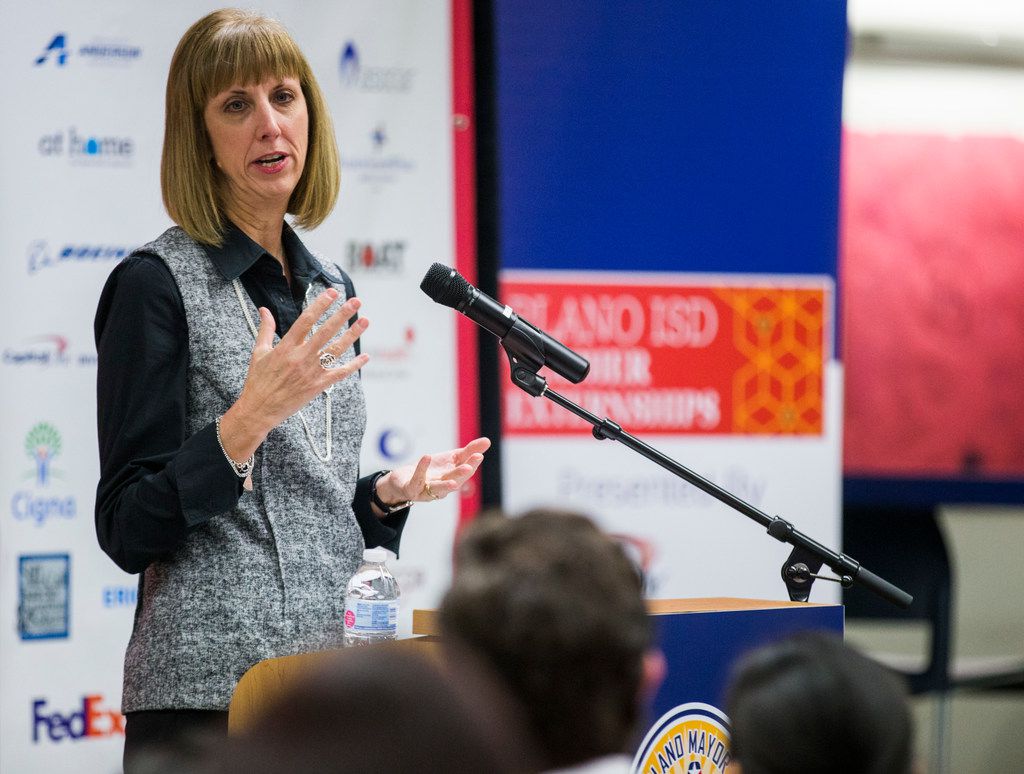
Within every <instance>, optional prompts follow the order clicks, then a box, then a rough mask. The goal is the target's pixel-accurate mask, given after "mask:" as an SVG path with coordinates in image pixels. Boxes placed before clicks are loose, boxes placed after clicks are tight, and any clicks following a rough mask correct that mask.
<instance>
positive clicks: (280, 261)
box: [95, 10, 490, 767]
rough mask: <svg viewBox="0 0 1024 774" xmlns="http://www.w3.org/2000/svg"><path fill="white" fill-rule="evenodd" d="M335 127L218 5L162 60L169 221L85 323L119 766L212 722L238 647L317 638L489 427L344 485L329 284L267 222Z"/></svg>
mask: <svg viewBox="0 0 1024 774" xmlns="http://www.w3.org/2000/svg"><path fill="white" fill-rule="evenodd" d="M338 180H339V163H338V151H337V147H336V145H335V140H334V132H333V128H332V125H331V120H330V117H329V115H328V113H327V109H326V104H325V101H324V98H323V95H322V94H321V91H320V88H319V86H318V85H317V83H316V80H315V78H314V77H313V74H312V72H311V70H310V67H309V64H308V63H307V61H306V59H305V57H304V56H303V55H302V53H301V52H300V51H299V49H298V47H297V46H296V44H295V42H294V41H293V40H292V39H291V37H290V36H289V35H288V33H287V32H286V31H285V29H284V28H283V27H282V26H281V25H280V24H279V23H278V22H276V21H274V20H271V19H268V18H265V17H262V16H259V15H257V14H254V13H249V12H242V11H237V10H220V11H216V12H214V13H211V14H209V15H208V16H205V17H203V18H202V19H200V20H199V21H197V22H196V23H195V24H193V25H192V27H191V28H190V29H189V30H188V31H187V32H186V33H185V35H184V37H183V38H182V39H181V41H180V43H179V44H178V47H177V49H176V51H175V53H174V57H173V59H172V61H171V68H170V73H169V75H168V80H167V114H166V128H165V135H164V146H163V159H162V164H161V188H162V192H163V200H164V204H165V206H166V208H167V211H168V213H169V214H170V216H171V218H172V220H174V222H175V223H176V224H177V226H176V227H174V228H171V229H169V230H168V231H166V232H164V234H162V235H161V236H160V237H159V238H157V239H156V240H155V241H153V242H150V243H149V244H147V245H145V246H144V247H142V248H140V249H139V250H137V251H135V252H134V253H133V254H132V255H131V256H129V257H128V258H127V259H125V260H124V261H123V262H122V263H121V264H119V265H118V266H117V268H116V269H115V270H114V271H113V273H112V274H111V276H110V278H109V279H108V281H107V283H106V286H105V287H104V290H103V293H102V296H101V298H100V303H99V309H98V312H97V315H96V323H95V330H96V341H97V349H98V354H99V371H98V388H97V389H98V424H99V446H100V463H101V473H100V482H99V487H98V492H97V499H96V528H97V534H98V538H99V542H100V545H101V546H102V548H103V550H104V551H106V552H107V554H109V555H110V557H111V558H112V559H113V560H114V561H115V562H116V563H117V564H118V565H119V566H120V567H121V568H122V569H124V570H126V571H127V572H132V573H141V576H140V581H139V595H138V607H137V609H136V614H135V622H134V628H133V631H132V635H131V640H130V642H129V644H128V649H127V653H126V655H125V666H124V692H123V699H122V702H123V711H124V712H125V714H126V717H127V725H126V740H125V758H126V764H127V765H128V766H129V767H130V765H131V759H132V757H133V756H134V755H135V753H136V752H137V751H138V750H139V749H140V748H142V747H144V746H146V745H148V744H152V743H159V742H166V741H170V740H173V739H174V738H175V737H176V736H178V735H179V734H181V733H182V732H183V731H187V730H190V729H192V728H196V727H204V728H212V729H214V730H224V731H226V727H227V712H226V710H227V706H228V702H229V700H230V698H231V694H232V691H233V690H234V687H235V684H236V683H237V681H238V679H239V678H240V677H241V675H242V674H243V673H244V672H245V670H246V669H248V668H249V667H250V666H252V665H253V664H255V663H256V662H258V661H260V660H262V659H266V658H272V657H276V656H283V655H288V654H292V653H297V652H300V651H307V650H313V649H318V648H325V647H331V646H334V645H337V644H338V642H339V641H340V635H341V632H342V627H343V623H342V618H343V610H344V592H345V586H346V583H347V582H348V580H349V578H350V576H351V575H352V574H353V572H354V571H355V569H356V567H357V565H358V564H359V561H360V558H361V555H362V551H363V548H364V546H376V545H384V546H386V547H388V548H391V549H393V550H397V547H398V540H399V538H400V535H401V530H402V527H403V525H404V523H405V519H406V516H407V515H408V507H409V505H410V504H411V503H412V502H417V501H428V500H435V499H440V498H443V497H445V496H446V495H448V494H450V493H452V492H454V491H456V490H458V489H459V487H460V486H461V485H462V484H463V483H464V482H465V481H466V480H467V479H468V478H469V477H470V476H471V475H473V473H474V472H475V471H476V469H477V467H478V466H479V465H480V462H481V461H482V459H483V453H484V452H485V451H486V449H487V448H488V446H489V445H490V444H489V441H488V440H487V439H485V438H480V439H477V440H475V441H472V442H471V443H469V444H468V445H467V446H465V447H463V448H461V449H454V450H451V451H448V452H445V453H442V454H435V455H426V456H424V457H422V458H421V459H420V460H419V462H418V464H417V465H416V466H415V467H413V466H407V467H405V468H401V469H396V470H392V471H379V472H375V473H373V474H372V475H369V476H365V477H362V478H360V476H359V470H358V467H359V449H360V445H361V442H362V436H363V430H364V427H365V423H366V409H365V403H364V398H363V392H362V387H361V384H360V380H359V378H358V375H357V373H356V372H357V371H358V370H359V369H360V368H362V367H363V366H364V365H365V364H366V362H367V359H368V358H367V356H366V355H365V354H359V346H358V338H359V336H360V334H361V333H363V331H365V330H366V328H367V325H368V322H367V320H366V318H365V317H359V316H358V315H357V310H359V307H360V304H359V300H358V299H357V298H355V296H354V293H353V291H352V285H351V281H350V280H349V279H348V277H347V276H346V275H345V274H344V272H342V271H341V269H340V268H338V267H337V266H336V265H335V264H328V263H322V262H321V261H320V260H318V259H317V258H316V257H314V256H313V255H312V254H311V253H310V252H309V251H308V250H307V249H306V247H305V246H304V245H303V243H302V241H301V240H300V239H299V237H298V236H297V234H296V233H295V231H294V230H293V229H292V228H291V227H290V226H289V225H288V223H286V222H285V215H286V214H290V215H291V216H292V218H293V221H294V223H295V224H296V225H297V226H300V227H302V228H305V229H308V228H313V227H315V226H317V225H318V224H320V223H321V222H322V221H323V220H324V219H325V218H326V217H327V215H328V214H329V213H330V211H331V209H332V208H333V207H334V203H335V201H336V199H337V195H338Z"/></svg>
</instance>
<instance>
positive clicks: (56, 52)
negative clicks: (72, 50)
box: [36, 32, 68, 67]
mask: <svg viewBox="0 0 1024 774" xmlns="http://www.w3.org/2000/svg"><path fill="white" fill-rule="evenodd" d="M64 38H65V35H64V33H63V32H61V33H58V34H56V35H54V36H53V40H51V41H50V43H49V45H48V46H47V47H46V48H44V49H43V53H42V54H40V55H39V56H38V57H36V66H37V67H38V66H39V65H41V64H46V61H47V60H48V59H49V58H50V57H51V56H52V57H53V61H54V62H56V63H57V67H63V66H64V65H66V64H67V63H68V45H67V43H66V42H65V40H64Z"/></svg>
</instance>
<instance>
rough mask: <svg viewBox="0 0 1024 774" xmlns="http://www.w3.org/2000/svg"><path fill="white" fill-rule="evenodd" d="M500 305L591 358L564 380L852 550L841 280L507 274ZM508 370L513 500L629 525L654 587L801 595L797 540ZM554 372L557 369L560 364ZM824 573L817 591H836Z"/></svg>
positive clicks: (507, 443) (622, 420) (731, 485)
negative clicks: (786, 574)
mask: <svg viewBox="0 0 1024 774" xmlns="http://www.w3.org/2000/svg"><path fill="white" fill-rule="evenodd" d="M501 285H502V296H501V297H502V300H503V302H504V303H507V304H508V305H510V306H511V307H512V308H513V309H515V310H516V312H517V313H519V314H520V315H522V316H523V317H524V318H526V319H527V320H529V321H530V322H531V323H532V324H534V325H536V326H538V327H540V328H541V329H543V330H545V331H546V332H547V333H549V334H550V335H552V336H554V337H555V338H556V339H558V340H559V341H561V342H563V343H564V344H565V345H566V346H568V347H570V348H571V349H574V350H575V351H577V352H578V353H579V354H581V355H582V356H583V357H585V358H587V359H588V360H589V361H590V364H591V368H590V373H589V374H588V376H587V378H586V379H585V380H584V381H583V382H582V383H580V384H579V385H573V384H570V383H569V382H567V381H566V380H565V379H562V378H561V377H558V376H556V375H550V374H548V385H549V387H550V388H551V389H552V390H555V391H556V392H558V393H560V394H561V395H563V396H565V397H566V398H568V399H569V400H572V401H573V402H575V403H577V404H579V405H581V406H582V407H583V408H585V409H587V410H589V411H590V412H591V413H592V414H594V415H596V416H597V417H598V418H599V419H604V418H606V417H607V418H609V419H611V420H613V421H614V422H617V423H618V424H619V425H621V426H622V427H623V429H625V430H626V431H627V432H629V433H631V434H633V435H634V436H636V437H638V438H639V439H640V440H641V441H645V442H646V443H648V444H649V445H651V446H653V447H655V448H656V449H657V450H658V451H661V452H662V453H664V454H667V455H668V456H669V457H671V458H673V459H675V460H676V461H678V462H679V463H681V464H682V465H683V466H685V467H687V468H689V469H690V470H691V471H693V472H695V473H697V474H699V475H700V476H702V477H704V478H706V479H708V480H710V481H712V482H713V483H715V484H717V485H718V486H720V487H722V488H724V489H726V490H728V491H729V492H731V493H732V494H734V495H735V496H737V497H739V498H740V499H741V500H745V501H746V502H747V503H748V504H750V505H753V506H754V507H756V508H758V509H759V510H761V511H764V512H765V513H767V514H768V515H778V516H782V517H783V518H786V519H788V520H790V521H792V522H793V523H794V524H795V525H796V526H797V528H798V529H799V530H800V531H802V532H804V533H805V534H807V535H809V536H811V537H813V538H815V539H816V540H818V541H819V542H822V543H824V544H825V545H827V546H831V547H836V548H838V546H839V541H840V534H839V525H840V521H839V513H840V475H839V470H840V465H839V460H840V450H841V433H840V428H841V417H842V395H841V384H842V378H841V366H840V365H839V363H838V361H836V360H835V359H834V357H833V354H832V351H831V347H832V341H833V334H832V325H833V320H834V309H833V307H834V300H833V299H834V287H833V282H832V279H831V278H830V277H827V276H826V277H798V276H795V275H786V276H745V275H736V274H722V275H694V274H674V273H667V272H666V273H651V274H642V273H636V272H606V271H580V272H561V271H506V272H503V274H502V283H501ZM507 370H508V369H507V368H506V369H505V371H506V374H505V377H504V379H503V387H502V389H503V395H502V404H503V405H502V407H503V423H504V425H503V439H504V440H503V447H502V464H503V480H504V492H503V500H504V506H505V507H506V509H508V510H510V511H512V512H518V511H522V510H524V509H526V508H530V507H534V506H540V505H551V504H555V505H557V506H559V507H564V508H571V509H573V510H578V511H582V512H584V513H587V514H590V515H592V516H594V517H595V518H596V519H597V520H598V521H599V522H600V523H601V525H602V526H603V527H605V528H606V529H608V530H610V531H611V532H613V533H616V534H619V535H621V536H622V537H623V538H624V539H625V541H626V543H627V544H628V545H630V546H631V547H632V549H633V551H634V552H635V554H636V559H637V561H638V563H639V564H640V565H641V566H642V567H643V568H644V572H645V577H646V592H647V595H648V596H650V597H657V598H685V597H722V596H732V597H748V598H755V599H785V598H786V590H785V587H784V585H783V583H782V580H781V577H780V570H781V567H782V564H783V561H784V560H785V558H786V556H787V555H788V553H789V551H790V548H791V547H790V546H788V545H785V544H782V543H778V542H776V541H775V540H774V539H772V538H770V537H769V536H768V535H767V533H766V532H765V530H764V528H762V527H760V526H759V525H758V524H757V523H755V522H753V521H751V520H749V519H747V518H746V517H745V516H744V515H742V514H740V513H737V512H735V511H733V510H732V509H730V508H729V507H728V506H726V505H724V504H722V503H720V502H719V501H718V500H716V499H713V498H712V497H711V496H710V495H708V494H705V493H704V492H703V491H701V490H699V489H697V488H696V487H694V486H693V485H691V484H689V483H687V482H686V481H684V480H683V479H680V478H677V477H675V476H674V475H673V474H671V473H669V472H668V471H666V470H664V469H662V468H661V467H659V466H658V465H657V464H655V463H654V462H651V461H649V460H647V459H645V458H644V457H642V456H640V455H639V454H637V453H635V452H633V451H632V450H630V449H628V448H626V447H625V446H623V445H621V444H618V443H616V442H614V441H603V442H601V441H597V440H596V439H595V438H594V437H593V436H592V435H591V425H589V424H587V423H586V422H585V421H584V420H582V419H579V418H577V417H575V416H574V415H573V414H571V413H570V412H569V411H567V410H566V409H563V408H561V407H560V406H558V405H556V404H555V403H553V402H552V401H550V400H548V399H546V398H543V397H540V398H533V397H531V396H530V395H528V394H527V393H526V392H523V391H522V390H519V389H518V388H516V387H514V386H513V385H512V383H511V380H510V379H509V378H508V374H507ZM546 372H547V369H545V370H544V371H542V374H546ZM829 586H832V584H824V583H819V584H818V585H817V586H816V587H815V589H814V597H815V601H826V600H828V601H832V600H835V599H837V598H838V595H837V593H836V589H835V588H829Z"/></svg>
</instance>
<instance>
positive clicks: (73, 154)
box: [37, 126, 135, 166]
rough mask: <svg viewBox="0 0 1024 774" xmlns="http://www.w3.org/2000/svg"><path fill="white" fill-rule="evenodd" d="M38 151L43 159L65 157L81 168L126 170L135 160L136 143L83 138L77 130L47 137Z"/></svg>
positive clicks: (92, 136)
mask: <svg viewBox="0 0 1024 774" xmlns="http://www.w3.org/2000/svg"><path fill="white" fill-rule="evenodd" d="M37 147H38V150H39V155H41V156H46V157H50V158H53V157H58V156H59V157H64V158H67V159H68V160H69V161H71V162H72V163H79V164H83V163H84V164H108V165H114V166H124V165H127V164H129V163H131V161H132V159H133V158H134V157H135V141H134V140H133V139H132V138H131V137H119V136H116V135H102V134H81V133H79V131H78V130H77V129H76V128H75V127H73V126H72V127H71V128H69V129H68V130H67V132H54V133H53V134H44V135H43V136H42V137H40V138H39V141H38V144H37Z"/></svg>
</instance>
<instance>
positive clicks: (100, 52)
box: [33, 32, 142, 67]
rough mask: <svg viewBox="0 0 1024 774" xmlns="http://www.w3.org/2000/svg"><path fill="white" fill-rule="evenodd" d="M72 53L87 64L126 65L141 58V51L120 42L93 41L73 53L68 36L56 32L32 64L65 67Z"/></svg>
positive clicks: (64, 33)
mask: <svg viewBox="0 0 1024 774" xmlns="http://www.w3.org/2000/svg"><path fill="white" fill-rule="evenodd" d="M72 53H74V54H75V55H76V56H77V57H78V58H79V59H81V60H82V61H84V62H88V63H89V64H103V65H126V64H131V63H132V62H134V61H135V60H137V59H138V58H139V57H140V56H142V49H141V48H139V47H138V46H133V45H131V44H128V43H123V42H120V41H104V40H94V41H92V42H90V43H86V44H85V45H82V46H79V47H78V50H77V51H74V50H73V49H72V48H71V46H70V45H69V43H68V34H67V33H66V32H58V33H57V34H55V35H54V36H53V37H52V38H50V42H49V43H47V44H46V45H45V46H44V47H43V50H42V51H41V52H40V53H39V56H37V57H36V58H35V61H34V62H33V64H34V65H35V66H36V67H42V66H43V65H47V64H49V65H53V66H54V67H65V66H67V64H68V60H69V58H70V57H71V55H72Z"/></svg>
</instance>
